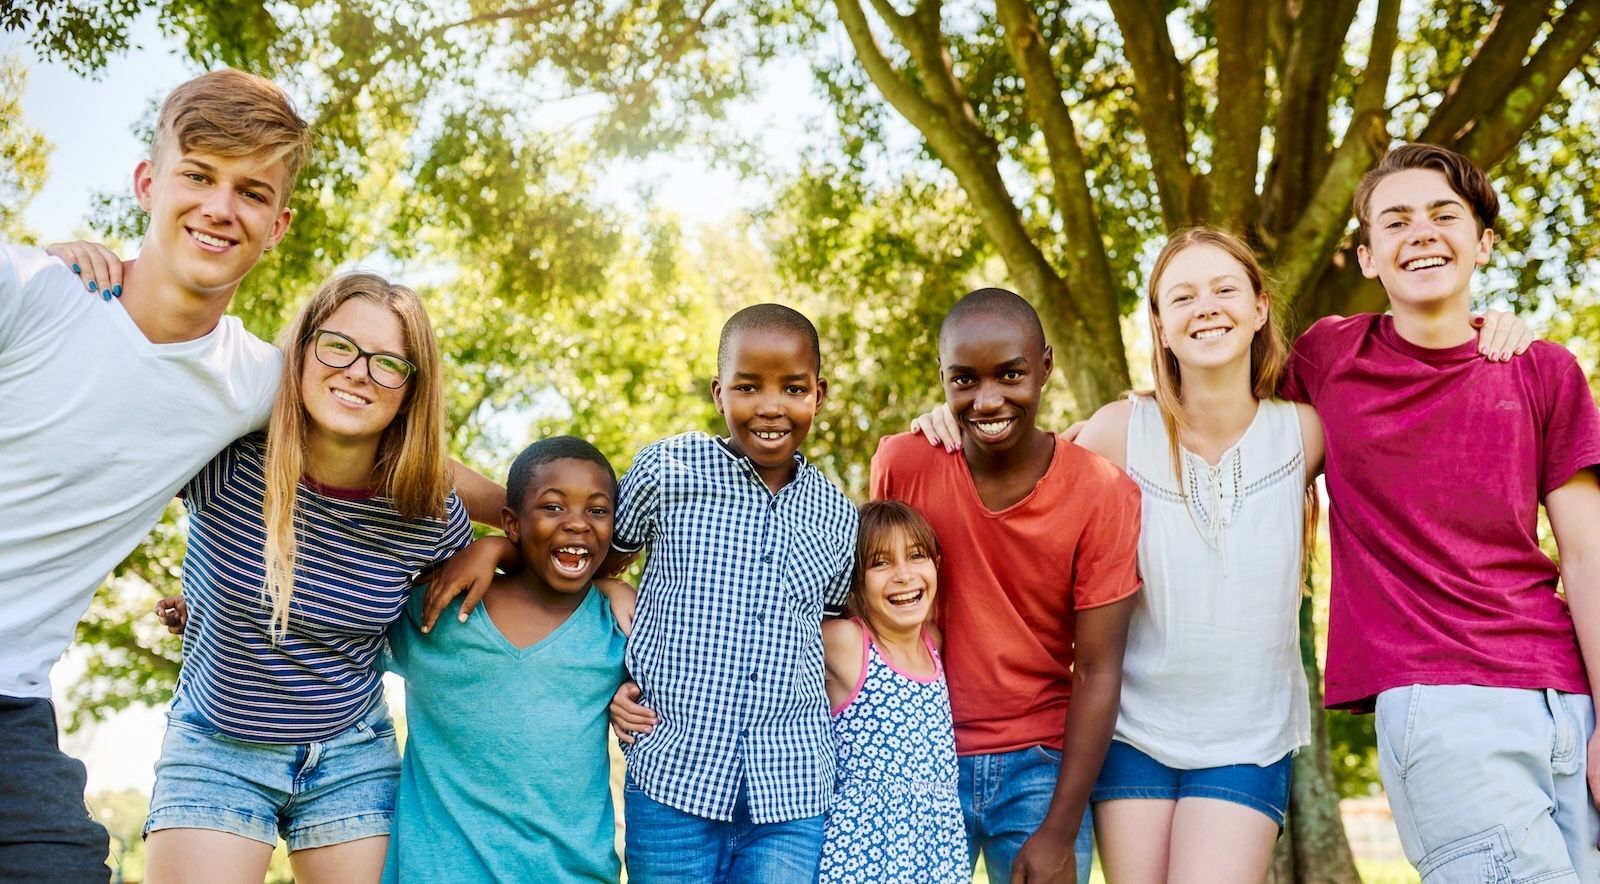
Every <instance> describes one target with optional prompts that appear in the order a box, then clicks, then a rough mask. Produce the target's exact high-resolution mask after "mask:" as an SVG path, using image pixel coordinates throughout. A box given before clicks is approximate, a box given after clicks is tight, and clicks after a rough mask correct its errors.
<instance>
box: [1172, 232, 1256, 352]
mask: <svg viewBox="0 0 1600 884" xmlns="http://www.w3.org/2000/svg"><path fill="white" fill-rule="evenodd" d="M1156 298H1157V308H1158V309H1157V314H1156V318H1157V328H1158V329H1159V330H1160V335H1161V345H1162V346H1163V347H1165V348H1167V349H1168V350H1170V351H1171V352H1172V355H1173V356H1174V357H1175V358H1176V359H1177V360H1178V364H1179V365H1180V366H1183V367H1185V368H1217V367H1220V366H1224V365H1229V364H1233V363H1236V362H1240V361H1242V362H1244V363H1245V364H1246V365H1248V364H1249V361H1250V345H1251V343H1252V342H1253V341H1254V340H1255V335H1256V332H1258V331H1260V330H1261V328H1262V326H1264V325H1266V324H1267V297H1266V295H1265V294H1264V293H1261V292H1257V291H1255V287H1254V286H1253V284H1252V283H1251V280H1250V273H1249V271H1248V270H1247V269H1246V268H1245V266H1244V265H1243V264H1241V263H1239V261H1238V260H1237V259H1236V258H1234V257H1233V256H1232V255H1230V254H1228V253H1227V252H1225V251H1223V250H1222V249H1220V248H1218V247H1216V246H1214V245H1211V244H1210V243H1203V242H1202V243H1196V244H1194V245H1191V246H1189V247H1187V248H1185V249H1183V250H1182V251H1180V252H1177V253H1176V254H1174V255H1173V256H1172V257H1171V259H1170V260H1168V261H1167V264H1166V267H1165V268H1163V270H1162V271H1161V276H1160V278H1158V279H1157V280H1156Z"/></svg>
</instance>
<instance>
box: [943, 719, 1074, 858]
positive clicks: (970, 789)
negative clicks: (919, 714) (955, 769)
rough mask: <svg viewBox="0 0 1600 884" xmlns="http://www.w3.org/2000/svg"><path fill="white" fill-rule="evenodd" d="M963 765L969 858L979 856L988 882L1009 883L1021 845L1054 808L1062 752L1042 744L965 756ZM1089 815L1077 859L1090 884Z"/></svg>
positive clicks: (962, 808) (963, 812)
mask: <svg viewBox="0 0 1600 884" xmlns="http://www.w3.org/2000/svg"><path fill="white" fill-rule="evenodd" d="M959 760H960V767H961V815H962V816H963V817H965V818H966V821H967V859H968V861H969V862H971V863H972V864H973V865H976V864H977V862H978V854H979V853H982V854H983V860H984V863H985V864H986V866H987V868H988V870H989V882H990V884H1006V882H1008V881H1010V880H1011V864H1012V863H1013V862H1014V861H1015V860H1016V858H1017V851H1019V850H1021V849H1022V843H1023V842H1024V841H1027V840H1028V838H1029V837H1030V836H1031V835H1033V833H1034V831H1035V830H1036V829H1038V828H1039V825H1040V824H1041V823H1043V822H1044V817H1045V814H1046V813H1047V812H1048V811H1049V810H1050V796H1052V795H1054V794H1055V791H1056V776H1057V774H1059V773H1060V772H1061V753H1060V752H1057V751H1056V750H1054V749H1047V748H1045V747H1044V746H1033V747H1030V748H1028V749H1018V750H1016V751H1014V752H998V753H995V754H993V755H964V756H962V757H961V758H960V759H959ZM1089 819H1090V817H1089V814H1087V813H1085V814H1084V815H1083V824H1082V825H1081V826H1079V827H1078V837H1077V839H1076V840H1075V841H1074V843H1073V848H1072V849H1073V852H1074V853H1075V854H1076V856H1077V860H1078V882H1079V884H1088V881H1089V865H1090V863H1091V861H1092V850H1093V835H1092V831H1091V829H1090V822H1089Z"/></svg>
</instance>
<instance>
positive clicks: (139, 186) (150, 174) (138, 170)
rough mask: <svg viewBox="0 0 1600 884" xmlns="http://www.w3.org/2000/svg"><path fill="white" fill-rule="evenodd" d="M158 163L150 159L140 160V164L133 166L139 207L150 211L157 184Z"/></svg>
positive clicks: (134, 189)
mask: <svg viewBox="0 0 1600 884" xmlns="http://www.w3.org/2000/svg"><path fill="white" fill-rule="evenodd" d="M155 178H156V164H155V163H153V162H151V161H150V160H147V159H146V160H140V161H139V165H137V166H134V167H133V197H134V199H136V200H138V201H139V208H141V209H144V210H145V211H146V212H148V211H150V206H151V204H152V202H153V200H152V194H151V191H152V189H153V187H154V184H155Z"/></svg>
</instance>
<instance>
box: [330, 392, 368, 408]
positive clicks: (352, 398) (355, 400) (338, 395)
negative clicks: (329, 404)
mask: <svg viewBox="0 0 1600 884" xmlns="http://www.w3.org/2000/svg"><path fill="white" fill-rule="evenodd" d="M333 397H334V398H335V399H339V400H341V401H344V402H349V403H351V404H352V405H370V404H371V402H370V401H369V400H366V399H362V398H361V397H360V396H357V395H356V394H354V393H346V392H345V391H343V390H334V391H333Z"/></svg>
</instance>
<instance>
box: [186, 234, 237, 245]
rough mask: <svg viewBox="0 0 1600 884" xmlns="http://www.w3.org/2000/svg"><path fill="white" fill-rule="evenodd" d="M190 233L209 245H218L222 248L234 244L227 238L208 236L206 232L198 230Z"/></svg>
mask: <svg viewBox="0 0 1600 884" xmlns="http://www.w3.org/2000/svg"><path fill="white" fill-rule="evenodd" d="M189 235H190V236H192V237H194V238H195V239H196V240H198V241H200V242H203V243H205V244H206V245H208V246H216V247H217V248H219V249H220V248H224V247H226V246H230V245H232V243H230V242H228V241H227V240H225V239H218V238H217V237H214V236H207V235H206V234H204V233H201V232H200V231H198V230H191V231H189Z"/></svg>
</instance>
